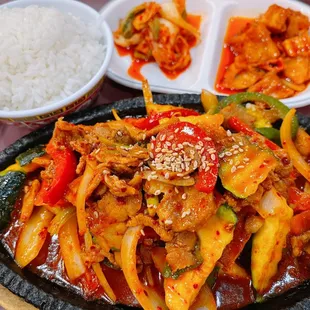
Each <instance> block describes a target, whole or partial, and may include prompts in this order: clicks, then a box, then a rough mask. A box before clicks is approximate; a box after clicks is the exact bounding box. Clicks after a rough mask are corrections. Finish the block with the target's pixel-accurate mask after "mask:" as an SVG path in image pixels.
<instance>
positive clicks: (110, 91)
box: [0, 0, 310, 310]
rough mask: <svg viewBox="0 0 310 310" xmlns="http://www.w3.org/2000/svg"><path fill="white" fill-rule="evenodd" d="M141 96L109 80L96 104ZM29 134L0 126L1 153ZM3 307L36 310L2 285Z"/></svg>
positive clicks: (98, 2) (97, 4) (97, 3)
mask: <svg viewBox="0 0 310 310" xmlns="http://www.w3.org/2000/svg"><path fill="white" fill-rule="evenodd" d="M108 1H109V0H84V1H83V2H85V3H87V4H89V5H91V6H92V7H94V8H95V9H97V10H99V9H100V8H101V7H102V6H103V5H104V4H105V3H107V2H108ZM112 1H113V0H112ZM188 1H194V0H188ZM6 2H8V1H7V0H0V4H4V3H6ZM303 2H305V3H307V4H310V0H305V1H303ZM141 95H142V93H141V91H139V90H134V89H130V88H127V87H124V86H121V85H119V84H117V83H115V82H113V81H112V80H110V79H108V78H107V79H106V80H105V82H104V85H103V88H102V90H101V93H100V95H99V98H98V100H97V103H96V104H97V105H100V104H108V103H111V102H114V101H116V100H120V99H125V98H133V97H136V96H141ZM309 104H310V102H309ZM298 111H299V112H301V113H304V114H306V115H309V116H310V106H308V107H305V108H302V109H298ZM27 133H29V129H25V128H23V129H22V128H18V127H15V126H9V125H4V124H0V137H1V138H0V151H1V150H3V149H4V148H5V147H7V146H8V145H9V144H11V143H13V142H14V141H15V140H17V139H18V138H20V137H22V136H23V135H25V134H27ZM1 306H2V307H4V308H5V309H6V310H11V309H14V310H15V309H18V308H19V309H23V310H28V309H29V310H30V309H34V308H33V307H32V306H29V305H26V304H25V303H24V302H23V301H21V300H20V299H19V298H17V297H16V296H14V295H13V294H11V293H10V292H9V291H8V290H6V289H5V288H3V287H2V286H1V285H0V310H3V308H1Z"/></svg>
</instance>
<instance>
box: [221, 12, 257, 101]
mask: <svg viewBox="0 0 310 310" xmlns="http://www.w3.org/2000/svg"><path fill="white" fill-rule="evenodd" d="M252 21H253V19H252V18H246V17H233V18H231V19H230V20H229V22H228V27H227V32H226V35H225V39H224V47H223V51H222V56H221V61H220V65H219V68H218V71H217V76H216V80H215V89H216V90H217V91H218V92H221V93H224V94H228V95H231V94H235V93H238V91H235V90H231V89H229V88H224V87H223V86H221V82H222V80H223V78H224V75H225V72H226V70H227V68H228V66H229V65H231V64H232V63H233V62H234V60H235V56H236V55H235V54H234V53H233V52H232V50H231V49H230V47H229V46H228V45H227V44H226V42H227V38H230V37H232V36H234V35H236V34H238V33H240V31H241V30H242V29H243V28H244V27H245V26H246V25H247V24H248V23H250V22H252Z"/></svg>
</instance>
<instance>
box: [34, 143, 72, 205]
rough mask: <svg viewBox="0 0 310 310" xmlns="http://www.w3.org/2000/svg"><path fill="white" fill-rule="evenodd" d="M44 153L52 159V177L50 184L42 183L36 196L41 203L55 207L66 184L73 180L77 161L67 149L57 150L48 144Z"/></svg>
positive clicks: (62, 194) (63, 192) (61, 196)
mask: <svg viewBox="0 0 310 310" xmlns="http://www.w3.org/2000/svg"><path fill="white" fill-rule="evenodd" d="M46 151H47V153H48V154H49V155H51V157H52V159H53V163H54V175H53V179H52V181H51V183H50V184H49V183H48V182H47V181H45V180H44V181H43V182H42V186H41V190H40V192H39V193H38V196H39V197H40V199H41V200H42V202H43V203H46V204H49V205H55V204H56V203H57V202H58V201H59V200H60V199H62V198H63V196H64V194H65V191H66V189H67V186H68V184H69V183H70V182H72V181H73V180H74V178H75V170H76V167H77V159H76V156H75V154H74V152H73V151H72V150H70V149H69V148H64V149H58V148H55V147H53V146H51V144H49V145H48V146H47V148H46Z"/></svg>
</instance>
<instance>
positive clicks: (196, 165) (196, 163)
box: [194, 160, 198, 169]
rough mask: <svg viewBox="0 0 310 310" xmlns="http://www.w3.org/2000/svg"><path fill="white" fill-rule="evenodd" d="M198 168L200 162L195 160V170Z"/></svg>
mask: <svg viewBox="0 0 310 310" xmlns="http://www.w3.org/2000/svg"><path fill="white" fill-rule="evenodd" d="M197 167H198V161H197V160H195V161H194V169H196V168H197Z"/></svg>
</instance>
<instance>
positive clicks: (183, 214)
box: [181, 210, 191, 219]
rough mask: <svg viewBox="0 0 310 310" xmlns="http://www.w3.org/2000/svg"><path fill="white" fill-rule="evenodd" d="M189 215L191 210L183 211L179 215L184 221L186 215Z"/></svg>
mask: <svg viewBox="0 0 310 310" xmlns="http://www.w3.org/2000/svg"><path fill="white" fill-rule="evenodd" d="M190 214H191V210H187V211H184V212H183V213H182V215H181V218H182V219H184V217H185V216H186V215H190Z"/></svg>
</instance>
